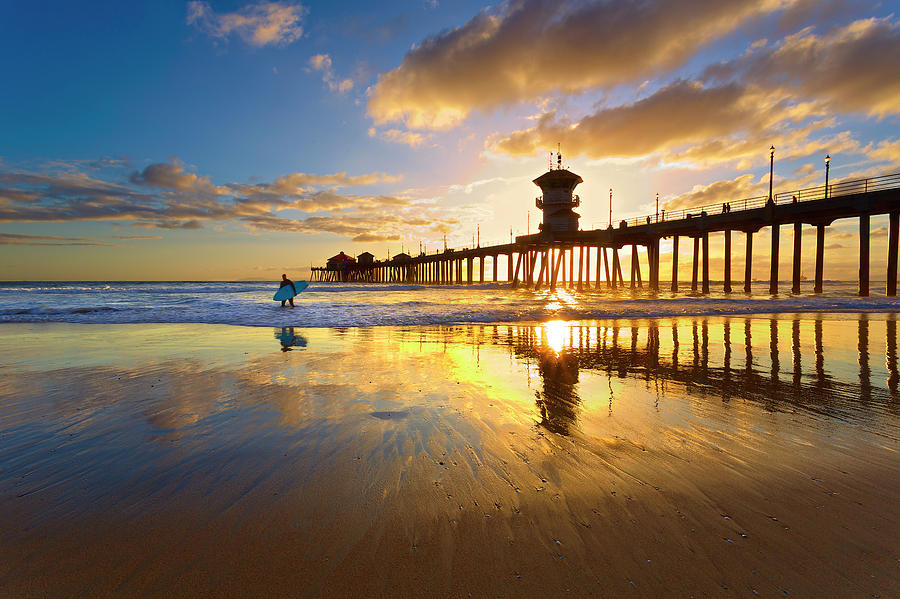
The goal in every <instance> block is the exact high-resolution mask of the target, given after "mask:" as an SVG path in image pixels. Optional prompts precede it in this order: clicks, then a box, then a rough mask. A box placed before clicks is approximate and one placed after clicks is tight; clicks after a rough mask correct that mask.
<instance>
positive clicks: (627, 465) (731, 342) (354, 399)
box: [0, 314, 900, 597]
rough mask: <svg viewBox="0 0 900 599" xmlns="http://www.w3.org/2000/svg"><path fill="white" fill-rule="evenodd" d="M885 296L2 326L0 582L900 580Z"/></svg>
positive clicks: (278, 586) (254, 592)
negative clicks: (866, 307) (736, 308)
mask: <svg viewBox="0 0 900 599" xmlns="http://www.w3.org/2000/svg"><path fill="white" fill-rule="evenodd" d="M898 382H900V375H898V356H897V322H896V320H895V319H894V315H879V314H866V315H852V314H842V315H834V316H829V315H798V316H793V315H781V316H779V317H778V318H769V317H765V316H755V317H743V316H742V317H720V318H714V317H709V318H706V317H703V318H666V319H646V320H634V321H631V320H618V321H592V322H562V321H557V322H549V323H545V324H535V325H527V324H513V325H504V324H497V325H461V326H443V327H411V328H349V329H300V328H290V327H285V328H276V329H272V328H249V327H231V326H224V325H177V324H169V325H149V324H148V325H74V324H7V325H4V326H3V327H0V538H2V539H3V542H2V544H0V596H17V597H18V596H54V597H56V596H83V597H97V596H128V597H135V596H150V597H169V596H199V595H204V594H205V595H212V596H241V597H243V596H328V597H333V596H434V597H457V596H458V597H467V596H469V595H471V596H472V597H517V596H533V595H543V596H562V595H569V596H585V597H588V596H589V597H598V596H599V597H603V596H609V597H617V596H637V597H655V596H679V597H689V596H755V595H757V594H758V595H759V596H768V597H772V596H786V595H788V594H790V595H791V596H800V597H875V596H880V597H891V596H898V595H900V582H898V581H900V575H898V564H900V561H898V560H900V550H898V547H900V545H898V542H897V539H898V537H900V524H898V517H897V510H896V506H897V505H898V501H900V459H898V453H897V452H898V448H900V443H898V438H900V427H898V424H900V417H898V412H900V390H898Z"/></svg>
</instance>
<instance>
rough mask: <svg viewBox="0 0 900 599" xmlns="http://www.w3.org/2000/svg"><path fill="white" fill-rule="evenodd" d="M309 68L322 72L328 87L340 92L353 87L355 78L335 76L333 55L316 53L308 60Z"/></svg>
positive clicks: (323, 79) (323, 80)
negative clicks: (339, 78) (338, 77)
mask: <svg viewBox="0 0 900 599" xmlns="http://www.w3.org/2000/svg"><path fill="white" fill-rule="evenodd" d="M307 64H308V66H309V70H311V71H318V72H320V73H322V82H323V83H325V84H326V85H328V89H329V90H331V91H333V92H337V93H339V94H343V93H346V92H348V91H350V90H351V89H353V79H341V80H340V81H339V80H338V79H337V78H336V77H335V75H334V70H333V69H332V61H331V57H330V56H329V55H328V54H316V55H315V56H312V57H311V58H310V59H309V61H308V62H307Z"/></svg>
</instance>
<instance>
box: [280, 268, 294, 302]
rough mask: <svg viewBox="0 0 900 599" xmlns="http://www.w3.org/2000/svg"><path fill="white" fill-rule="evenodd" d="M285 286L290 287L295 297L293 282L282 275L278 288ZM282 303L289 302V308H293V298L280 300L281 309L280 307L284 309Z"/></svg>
mask: <svg viewBox="0 0 900 599" xmlns="http://www.w3.org/2000/svg"><path fill="white" fill-rule="evenodd" d="M286 285H290V286H291V289H293V290H294V295H297V288H296V287H294V282H293V281H292V280H290V279H289V278H287V275H285V274H282V275H281V285H279V288H281V287H284V286H286ZM284 302H291V308H293V307H294V298H292V297H289V298H288V299H286V300H281V307H282V308H284Z"/></svg>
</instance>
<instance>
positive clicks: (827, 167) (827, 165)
mask: <svg viewBox="0 0 900 599" xmlns="http://www.w3.org/2000/svg"><path fill="white" fill-rule="evenodd" d="M830 169H831V155H830V154H826V155H825V199H826V200H827V199H828V171H829V170H830Z"/></svg>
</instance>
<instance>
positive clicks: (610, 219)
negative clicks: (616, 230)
mask: <svg viewBox="0 0 900 599" xmlns="http://www.w3.org/2000/svg"><path fill="white" fill-rule="evenodd" d="M609 228H610V229H612V187H610V188H609Z"/></svg>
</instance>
